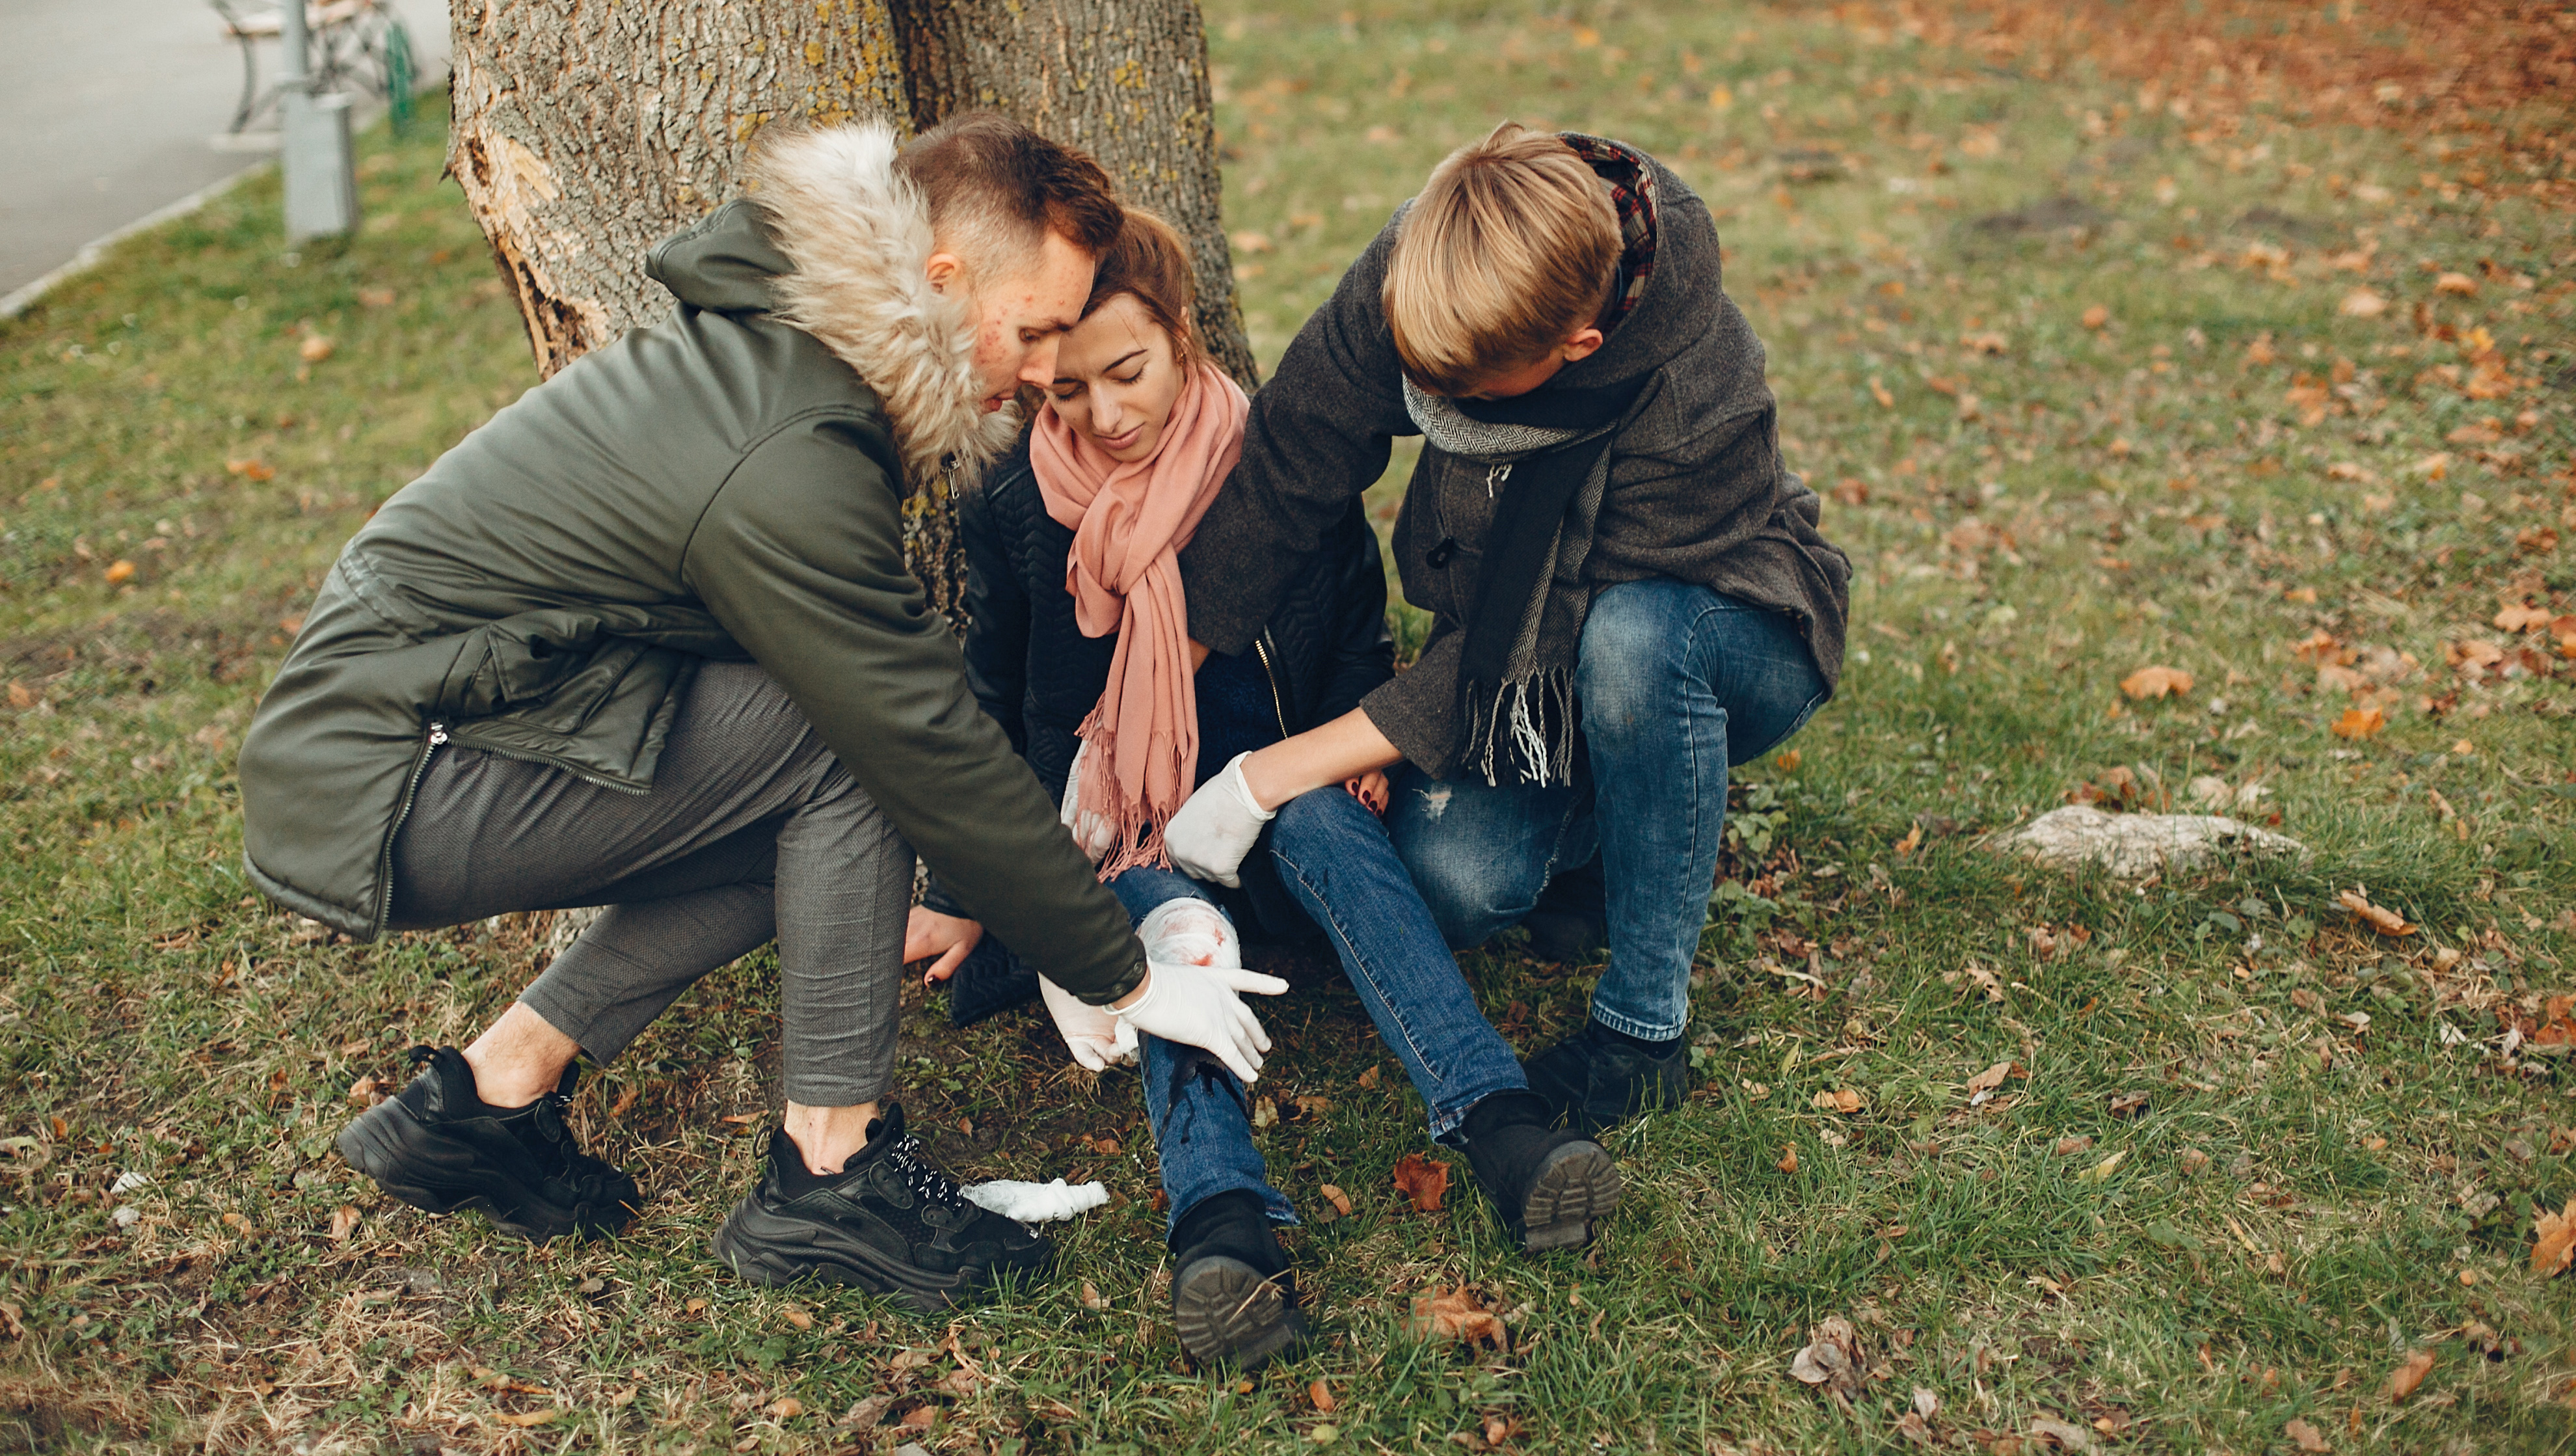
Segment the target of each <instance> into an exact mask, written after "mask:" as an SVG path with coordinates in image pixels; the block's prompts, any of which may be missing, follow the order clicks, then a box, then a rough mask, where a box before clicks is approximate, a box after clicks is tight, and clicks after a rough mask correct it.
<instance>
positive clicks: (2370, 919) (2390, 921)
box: [2335, 890, 2417, 935]
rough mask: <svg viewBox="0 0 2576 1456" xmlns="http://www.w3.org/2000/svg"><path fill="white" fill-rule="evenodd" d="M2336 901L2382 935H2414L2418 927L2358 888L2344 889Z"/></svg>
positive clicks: (2336, 897)
mask: <svg viewBox="0 0 2576 1456" xmlns="http://www.w3.org/2000/svg"><path fill="white" fill-rule="evenodd" d="M2335 902H2336V903H2337V904H2340V905H2341V906H2343V908H2345V909H2346V910H2349V911H2351V912H2352V913H2353V914H2354V915H2355V916H2356V917H2358V918H2359V919H2361V920H2362V921H2363V922H2364V923H2365V924H2367V925H2369V927H2370V928H2371V929H2373V930H2376V931H2378V932H2379V933H2380V934H2382V935H2413V934H2414V933H2415V931H2416V929H2417V927H2415V926H2413V925H2409V924H2407V923H2406V917H2405V916H2403V915H2400V914H2398V913H2397V912H2396V911H2394V910H2390V909H2387V908H2385V907H2383V906H2379V905H2373V904H2372V903H2370V901H2369V900H2368V899H2367V898H2365V897H2364V896H2363V895H2362V893H2361V892H2360V891H2358V890H2346V891H2344V892H2343V893H2341V894H2339V895H2337V896H2335Z"/></svg>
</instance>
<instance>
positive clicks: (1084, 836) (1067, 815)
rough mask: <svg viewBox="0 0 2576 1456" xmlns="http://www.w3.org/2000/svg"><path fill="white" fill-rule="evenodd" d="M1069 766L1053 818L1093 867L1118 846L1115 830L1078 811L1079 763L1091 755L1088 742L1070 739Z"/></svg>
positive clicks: (1114, 826)
mask: <svg viewBox="0 0 2576 1456" xmlns="http://www.w3.org/2000/svg"><path fill="white" fill-rule="evenodd" d="M1074 743H1075V745H1076V746H1075V748H1074V750H1073V767H1071V768H1069V769H1067V770H1065V775H1064V802H1063V804H1061V805H1060V806H1058V808H1057V810H1056V819H1057V821H1058V822H1060V823H1061V824H1063V825H1064V827H1065V828H1067V829H1069V830H1071V831H1073V842H1074V844H1075V845H1077V846H1078V847H1080V849H1081V850H1082V853H1083V856H1084V857H1085V858H1087V859H1089V860H1090V861H1091V862H1092V863H1093V864H1098V863H1100V857H1101V856H1102V855H1105V854H1107V853H1108V852H1109V851H1110V850H1112V849H1115V848H1116V847H1117V845H1118V828H1117V826H1116V825H1113V824H1111V823H1110V822H1109V821H1108V820H1107V819H1104V818H1102V817H1101V816H1100V815H1099V814H1097V813H1092V814H1086V813H1084V812H1082V761H1083V760H1084V759H1086V758H1088V757H1090V756H1091V740H1090V739H1088V738H1077V739H1075V740H1074Z"/></svg>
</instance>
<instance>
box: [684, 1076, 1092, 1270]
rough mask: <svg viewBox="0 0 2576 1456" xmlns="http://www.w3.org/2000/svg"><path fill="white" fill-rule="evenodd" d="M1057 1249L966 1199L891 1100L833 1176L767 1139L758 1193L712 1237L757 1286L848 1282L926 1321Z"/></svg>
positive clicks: (789, 1144)
mask: <svg viewBox="0 0 2576 1456" xmlns="http://www.w3.org/2000/svg"><path fill="white" fill-rule="evenodd" d="M1053 1252H1054V1246H1053V1245H1052V1244H1050V1243H1048V1242H1047V1241H1046V1240H1045V1239H1043V1238H1040V1237H1039V1236H1038V1235H1037V1234H1036V1233H1034V1232H1032V1231H1031V1230H1030V1229H1029V1227H1028V1226H1027V1225H1026V1224H1023V1223H1021V1222H1019V1221H1018V1220H1017V1219H1011V1218H1005V1217H1003V1216H1002V1215H1000V1214H998V1213H992V1212H989V1211H987V1210H985V1209H982V1208H978V1207H976V1206H975V1205H974V1204H972V1203H969V1202H967V1201H966V1195H965V1194H963V1193H961V1192H959V1191H958V1188H957V1182H956V1180H955V1179H953V1178H951V1177H949V1176H948V1175H947V1174H946V1173H944V1172H942V1171H940V1169H939V1166H938V1165H937V1164H935V1163H933V1162H931V1161H930V1160H929V1158H927V1157H925V1156H924V1155H923V1153H922V1150H921V1142H920V1140H919V1139H917V1138H915V1137H912V1136H911V1135H910V1134H908V1133H906V1132H905V1131H904V1130H903V1109H902V1108H901V1107H899V1106H897V1105H895V1104H893V1103H888V1104H886V1109H885V1116H883V1117H881V1118H879V1119H878V1120H877V1121H875V1122H873V1123H871V1124H869V1126H868V1145H867V1146H866V1147H864V1148H861V1149H859V1150H858V1151H857V1152H855V1153H852V1154H851V1155H850V1159H849V1161H848V1162H846V1163H844V1164H843V1165H842V1166H841V1171H840V1172H838V1173H827V1174H820V1175H818V1174H816V1173H813V1172H811V1171H809V1170H808V1169H807V1168H806V1166H805V1155H804V1154H803V1153H801V1152H799V1151H797V1148H796V1142H795V1140H794V1139H792V1138H790V1137H789V1136H788V1135H787V1134H786V1132H785V1130H783V1129H781V1130H778V1131H774V1132H772V1133H771V1134H770V1135H769V1169H768V1171H767V1172H766V1173H764V1174H762V1175H761V1179H760V1186H759V1187H757V1188H754V1189H753V1190H752V1191H751V1195H750V1196H749V1197H747V1198H745V1199H743V1201H742V1202H741V1203H740V1204H739V1205H737V1206H736V1207H735V1209H734V1211H733V1215H732V1216H731V1217H729V1218H727V1219H726V1220H725V1222H724V1227H723V1228H721V1229H718V1230H716V1257H717V1258H720V1259H722V1260H724V1261H725V1263H726V1264H727V1265H728V1266H729V1267H731V1268H732V1270H733V1272H735V1273H736V1274H739V1275H741V1276H742V1277H743V1278H745V1279H748V1280H750V1281H751V1282H752V1283H754V1284H793V1283H795V1282H796V1281H798V1280H800V1279H819V1280H823V1281H825V1282H826V1283H831V1284H852V1285H856V1286H858V1287H859V1288H861V1289H865V1290H867V1291H869V1292H870V1293H873V1294H890V1295H893V1296H895V1297H896V1298H898V1299H902V1300H905V1301H907V1302H909V1303H910V1304H911V1305H912V1307H913V1308H915V1309H918V1310H920V1311H922V1312H923V1313H925V1314H935V1313H937V1312H938V1311H940V1310H942V1309H945V1308H947V1307H948V1306H949V1305H952V1304H955V1303H957V1302H958V1301H959V1300H961V1299H963V1298H964V1297H966V1296H968V1295H971V1294H975V1293H978V1292H980V1291H981V1290H983V1289H984V1288H987V1287H989V1286H991V1285H993V1284H995V1283H998V1282H999V1281H1000V1280H1002V1279H1003V1278H1004V1277H1006V1276H1009V1275H1013V1274H1034V1273H1036V1272H1037V1271H1038V1270H1039V1269H1041V1268H1043V1267H1044V1266H1045V1264H1046V1261H1047V1258H1048V1256H1049V1255H1050V1254H1052V1253H1053Z"/></svg>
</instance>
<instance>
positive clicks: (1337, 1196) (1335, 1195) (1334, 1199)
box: [1315, 1183, 1351, 1218]
mask: <svg viewBox="0 0 2576 1456" xmlns="http://www.w3.org/2000/svg"><path fill="white" fill-rule="evenodd" d="M1315 1191H1316V1192H1318V1193H1321V1194H1323V1195H1324V1201H1325V1202H1326V1203H1329V1204H1331V1205H1332V1206H1333V1212H1335V1213H1338V1214H1340V1215H1341V1216H1342V1217H1344V1218H1348V1217H1350V1216H1351V1196H1350V1195H1349V1194H1347V1193H1344V1192H1343V1191H1342V1190H1341V1189H1339V1188H1336V1187H1334V1186H1333V1185H1332V1184H1330V1183H1327V1184H1325V1185H1324V1186H1323V1187H1321V1188H1318V1189H1316V1190H1315Z"/></svg>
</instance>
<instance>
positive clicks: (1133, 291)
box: [1082, 207, 1198, 364]
mask: <svg viewBox="0 0 2576 1456" xmlns="http://www.w3.org/2000/svg"><path fill="white" fill-rule="evenodd" d="M1122 293H1125V294H1130V295H1133V296H1134V298H1135V300H1136V301H1137V302H1138V303H1140V304H1142V305H1144V308H1145V312H1146V314H1147V316H1149V317H1151V318H1152V319H1153V320H1154V322H1155V323H1157V324H1159V325H1161V326H1162V329H1163V332H1164V333H1167V334H1169V335H1171V336H1172V354H1173V357H1175V358H1176V359H1178V360H1180V361H1181V362H1182V363H1185V364H1186V363H1188V362H1190V361H1191V360H1193V359H1195V358H1197V357H1198V343H1197V339H1198V335H1197V332H1196V331H1195V330H1194V329H1192V328H1191V327H1190V313H1191V310H1192V308H1193V307H1195V306H1196V304H1197V302H1198V282H1197V280H1196V278H1195V277H1194V276H1193V275H1192V274H1191V272H1190V250H1189V245H1188V244H1186V243H1184V242H1182V241H1181V235H1180V232H1179V230H1178V229H1176V228H1174V227H1173V226H1172V225H1171V224H1170V223H1167V222H1165V221H1163V220H1162V219H1161V218H1160V217H1158V216H1156V215H1155V214H1153V213H1151V212H1148V211H1146V210H1145V209H1144V208H1141V207H1130V208H1128V209H1127V218H1126V221H1125V223H1124V224H1123V225H1122V226H1121V227H1120V228H1119V229H1118V236H1117V237H1116V238H1115V239H1114V240H1112V241H1111V243H1110V244H1109V247H1108V250H1107V251H1105V252H1103V253H1102V254H1101V255H1100V267H1099V270H1098V271H1097V272H1095V273H1093V274H1092V276H1091V297H1090V299H1089V300H1088V301H1087V302H1085V303H1084V304H1083V305H1082V316H1083V317H1084V318H1089V317H1091V315H1092V313H1093V312H1094V311H1095V310H1097V309H1098V308H1099V307H1100V306H1101V305H1102V304H1105V303H1107V302H1108V301H1109V300H1111V299H1113V298H1116V297H1117V296H1118V295H1119V294H1122Z"/></svg>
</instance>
